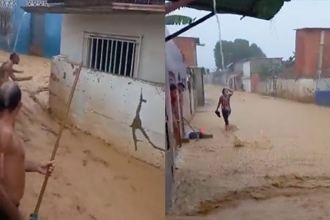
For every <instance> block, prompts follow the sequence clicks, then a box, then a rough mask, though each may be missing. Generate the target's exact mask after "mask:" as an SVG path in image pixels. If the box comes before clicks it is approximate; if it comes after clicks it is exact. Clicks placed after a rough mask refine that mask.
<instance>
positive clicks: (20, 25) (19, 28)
mask: <svg viewBox="0 0 330 220" xmlns="http://www.w3.org/2000/svg"><path fill="white" fill-rule="evenodd" d="M26 14H27V13H26V12H24V13H23V15H22V19H21V21H20V23H19V26H18V30H17V33H16V38H15V44H14V49H13V52H16V46H17V41H18V37H19V34H20V32H21V27H22V23H23V21H24V16H25V15H26ZM7 40H8V39H7ZM7 43H9V41H8V42H7Z"/></svg>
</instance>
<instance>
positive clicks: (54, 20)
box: [0, 0, 62, 58]
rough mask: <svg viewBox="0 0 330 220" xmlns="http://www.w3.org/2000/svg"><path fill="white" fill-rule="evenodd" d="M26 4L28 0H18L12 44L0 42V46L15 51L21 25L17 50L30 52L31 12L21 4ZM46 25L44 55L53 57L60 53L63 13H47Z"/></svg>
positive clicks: (23, 52) (25, 52)
mask: <svg viewBox="0 0 330 220" xmlns="http://www.w3.org/2000/svg"><path fill="white" fill-rule="evenodd" d="M24 5H26V0H17V6H16V8H15V11H14V34H13V36H12V38H11V39H10V46H9V48H8V46H7V43H6V42H3V40H4V39H2V42H1V43H0V48H1V49H3V50H6V51H10V52H12V51H14V49H15V48H14V45H15V40H16V34H17V33H18V29H19V26H20V25H21V30H20V32H19V35H18V39H17V45H16V52H18V53H22V54H29V52H30V44H31V14H29V13H25V14H24V11H23V9H22V8H21V6H24ZM23 14H24V16H23ZM44 16H45V27H44V33H40V34H43V35H44V46H43V48H42V52H43V56H44V57H48V58H50V57H52V56H55V55H58V54H60V46H61V26H62V15H59V14H45V15H44Z"/></svg>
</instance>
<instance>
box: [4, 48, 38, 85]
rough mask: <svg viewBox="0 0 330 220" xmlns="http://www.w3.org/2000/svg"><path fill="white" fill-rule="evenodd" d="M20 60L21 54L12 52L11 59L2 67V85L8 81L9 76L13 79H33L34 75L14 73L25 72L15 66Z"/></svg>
mask: <svg viewBox="0 0 330 220" xmlns="http://www.w3.org/2000/svg"><path fill="white" fill-rule="evenodd" d="M19 61H20V58H19V55H18V54H17V53H12V54H10V57H9V60H8V61H6V62H4V63H3V64H2V65H1V67H0V86H1V85H2V84H3V83H5V82H8V80H9V77H10V78H11V79H12V80H13V81H25V80H30V79H32V76H27V77H16V76H15V74H14V73H23V71H19V70H15V69H14V68H13V67H14V65H17V64H18V63H19Z"/></svg>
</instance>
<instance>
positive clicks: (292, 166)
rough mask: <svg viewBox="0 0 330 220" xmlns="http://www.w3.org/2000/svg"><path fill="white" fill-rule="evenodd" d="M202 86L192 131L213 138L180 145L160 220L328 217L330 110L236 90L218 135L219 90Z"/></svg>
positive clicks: (329, 213)
mask: <svg viewBox="0 0 330 220" xmlns="http://www.w3.org/2000/svg"><path fill="white" fill-rule="evenodd" d="M205 89H206V91H205V92H206V93H205V96H206V100H207V103H206V105H205V106H204V107H203V108H199V109H198V110H197V113H196V114H195V117H194V119H193V121H192V126H194V127H196V128H201V127H204V128H205V129H206V131H207V132H208V133H212V134H214V138H213V139H206V140H198V141H194V140H193V141H190V143H189V144H186V145H184V146H183V147H182V149H181V153H180V155H181V156H180V158H179V163H178V168H179V169H178V170H177V172H176V180H177V185H178V186H177V189H176V192H175V198H174V208H173V210H172V215H173V216H172V217H168V218H167V219H168V220H218V219H225V220H237V219H244V220H263V219H270V220H277V219H278V220H283V219H285V220H291V219H292V220H293V219H302V220H315V219H329V215H330V211H329V210H330V202H329V199H328V198H329V197H330V160H329V158H330V139H329V131H330V123H329V121H328V119H329V118H330V108H325V107H320V106H316V105H312V104H310V105H309V104H300V103H296V102H292V101H288V100H283V99H277V98H272V97H263V96H259V95H256V94H248V93H242V92H236V93H235V94H234V96H233V97H232V101H231V104H232V115H231V117H230V119H229V121H230V123H231V124H232V129H231V131H229V132H225V131H224V122H223V121H222V119H219V118H217V116H216V115H215V114H214V110H215V107H216V104H217V100H218V97H219V95H220V93H221V88H220V87H219V86H214V85H207V86H206V87H205ZM174 216H178V217H174ZM179 216H187V217H179ZM191 216H193V217H191Z"/></svg>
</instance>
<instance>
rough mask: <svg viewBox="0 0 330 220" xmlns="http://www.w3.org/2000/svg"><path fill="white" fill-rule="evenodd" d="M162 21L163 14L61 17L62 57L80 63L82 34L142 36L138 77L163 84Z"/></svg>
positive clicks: (163, 49)
mask: <svg viewBox="0 0 330 220" xmlns="http://www.w3.org/2000/svg"><path fill="white" fill-rule="evenodd" d="M164 22H165V17H164V15H141V14H109V15H64V17H63V22H62V23H63V24H62V43H61V54H65V55H68V56H69V57H70V60H72V61H73V62H76V63H79V62H81V60H82V53H83V32H84V31H87V32H94V33H103V34H119V35H123V36H125V35H126V36H134V37H141V38H142V42H141V52H140V60H139V65H140V66H139V70H138V74H137V78H139V79H142V80H147V81H151V82H157V83H165V78H164V75H165V62H164V60H165V48H164V35H165V30H164V26H163V25H164Z"/></svg>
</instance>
